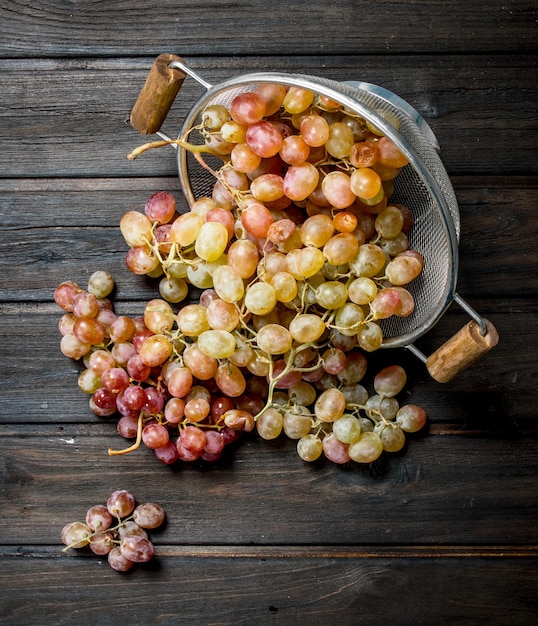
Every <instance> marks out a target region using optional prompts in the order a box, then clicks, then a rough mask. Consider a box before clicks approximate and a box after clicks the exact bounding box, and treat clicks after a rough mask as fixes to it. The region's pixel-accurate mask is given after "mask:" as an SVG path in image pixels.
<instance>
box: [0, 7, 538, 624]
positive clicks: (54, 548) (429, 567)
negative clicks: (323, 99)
mask: <svg viewBox="0 0 538 626" xmlns="http://www.w3.org/2000/svg"><path fill="white" fill-rule="evenodd" d="M537 20H538V10H537V6H536V2H534V1H531V0H513V1H508V2H503V3H500V2H491V1H490V2H486V1H485V0H478V1H477V2H467V3H465V2H462V1H461V0H445V1H440V0H432V1H429V2H425V1H422V0H396V1H395V2H386V1H384V0H382V1H379V2H373V1H369V2H366V1H364V0H360V1H357V2H355V1H351V0H335V1H334V2H332V3H330V4H327V2H321V1H320V0H298V1H297V2H293V3H292V2H287V1H284V0H277V1H275V2H272V3H271V4H270V6H269V5H268V4H267V3H266V2H265V3H262V2H259V1H258V0H254V1H252V2H246V1H245V0H234V1H233V2H232V1H231V0H214V1H213V2H192V1H189V2H187V1H182V0H179V1H176V0H175V1H174V2H171V1H170V0H162V1H161V2H159V3H155V2H152V1H151V0H149V2H144V3H142V2H139V1H138V0H133V1H130V2H117V1H115V2H113V1H111V0H102V1H100V2H95V1H93V0H77V1H76V2H75V1H65V0H51V1H47V2H45V1H43V0H32V1H31V2H30V1H28V0H10V1H8V2H6V1H5V0H0V77H1V78H0V83H1V89H2V90H1V94H2V95H1V97H0V136H1V137H2V150H0V230H1V235H2V236H1V238H0V316H1V318H0V319H1V320H2V323H1V324H0V399H1V400H0V484H1V485H2V488H1V489H0V507H1V510H2V515H1V516H0V624H2V626H4V624H5V625H6V626H14V625H16V626H34V625H35V626H37V625H38V624H39V625H40V626H41V625H42V624H46V625H49V624H51V625H52V624H54V625H55V626H56V625H59V626H60V625H62V626H63V625H66V626H67V625H69V626H71V625H72V624H79V625H80V626H90V625H92V626H93V625H96V624H97V625H99V626H105V625H106V626H109V624H114V625H117V626H123V625H125V626H128V625H129V626H138V625H140V626H145V625H146V624H151V623H155V624H164V625H172V624H173V625H174V626H177V625H180V626H183V625H185V626H192V625H196V626H212V625H230V626H231V625H233V626H238V625H240V626H242V625H245V626H246V625H248V626H250V625H251V624H256V625H258V624H259V625H261V626H265V625H270V624H276V623H278V624H283V625H285V626H295V625H296V624H297V625H299V624H304V623H308V624H311V625H312V626H325V625H326V624H332V623H334V624H337V625H338V626H358V625H363V624H364V625H366V626H378V625H379V626H381V625H383V626H386V625H387V624H390V625H391V626H392V625H394V626H416V624H427V625H432V626H437V625H438V624H457V625H458V626H460V625H462V626H475V625H476V624H485V623H487V624H491V625H492V626H506V625H507V624H510V626H512V625H515V626H519V625H522V626H523V625H524V626H527V625H528V624H532V623H535V621H536V615H537V614H538V603H537V601H536V589H537V586H538V576H537V571H538V560H537V559H538V536H537V527H536V519H537V514H538V501H537V493H538V488H537V487H538V485H537V480H538V479H537V478H536V477H537V476H538V472H537V469H538V467H537V461H536V459H537V458H538V449H537V446H538V438H537V435H538V419H537V412H536V406H537V404H538V398H537V385H536V382H537V379H538V369H537V368H538V362H537V359H536V349H537V347H538V331H537V328H538V325H537V323H536V322H537V313H538V309H537V295H538V279H537V272H536V267H538V251H537V248H536V241H537V235H538V218H537V216H536V215H537V212H536V207H537V205H538V184H537V182H538V166H537V161H536V158H535V157H536V145H537V141H538V126H537V124H536V102H537V101H538V80H537V78H538V73H537V68H538V63H537V52H538V49H537V45H536V41H537V40H536V25H537ZM161 53H174V54H178V55H181V56H183V57H185V59H186V61H187V62H188V63H189V64H190V65H191V66H192V67H193V68H194V69H195V70H196V71H197V72H199V73H200V74H201V75H202V76H203V77H204V78H205V79H206V80H207V81H208V82H210V83H212V84H217V83H219V82H221V81H223V80H225V79H227V78H229V77H233V76H238V75H239V76H240V75H243V74H245V73H250V72H267V71H274V70H276V71H284V72H288V73H303V74H309V75H312V76H320V77H325V78H331V79H335V80H339V81H345V80H364V81H368V82H371V83H374V84H377V85H380V86H383V87H386V88H388V89H390V90H392V91H393V92H394V93H396V94H398V95H399V96H401V97H402V98H404V99H405V100H407V102H409V103H410V104H411V105H412V106H413V107H415V109H416V110H417V111H418V112H419V113H420V114H421V115H422V116H423V117H424V118H425V120H426V121H427V122H428V124H429V125H430V127H431V128H432V129H433V131H434V133H435V135H436V136H437V138H438V140H439V143H440V146H441V157H442V160H443V163H444V164H445V167H446V169H447V172H448V174H449V176H450V178H451V181H452V183H453V185H454V189H455V192H456V196H457V198H458V203H459V208H460V214H461V216H460V217H461V236H460V243H459V255H460V260H459V272H458V293H459V294H460V295H461V296H462V297H463V298H464V299H465V300H466V301H467V302H469V304H471V305H472V306H473V307H474V308H475V309H476V310H478V311H479V312H480V313H482V314H483V315H485V316H486V317H488V318H489V319H491V320H492V321H493V322H494V324H495V325H496V327H497V329H498V330H499V334H500V342H499V345H498V346H497V347H496V348H495V349H493V350H492V351H491V352H490V353H488V354H487V355H486V356H485V357H483V359H481V360H480V361H479V362H478V363H477V364H476V365H475V366H473V367H471V368H470V369H469V370H467V371H465V372H463V373H462V374H461V375H460V376H459V377H458V378H457V379H456V380H455V381H453V382H451V383H449V384H439V383H436V382H435V381H433V380H431V378H430V377H429V376H428V374H427V372H426V369H425V367H424V366H423V364H422V363H421V362H420V361H418V360H417V359H416V357H415V356H413V355H412V354H410V353H409V352H407V351H404V350H391V351H379V352H378V353H375V354H372V355H369V370H368V373H367V376H366V378H365V383H366V384H367V386H368V385H370V384H371V380H372V376H373V374H374V373H375V372H376V371H377V370H378V369H379V368H380V367H382V366H383V365H386V364H389V363H393V362H399V363H402V364H403V365H404V366H405V367H406V369H407V371H408V374H409V381H408V385H407V388H406V391H405V392H404V394H403V398H402V402H404V401H412V402H416V403H417V404H420V405H421V406H424V407H425V409H426V411H427V413H428V426H427V428H426V429H425V430H424V432H422V433H419V434H416V435H414V436H411V437H409V439H408V443H407V445H406V447H405V449H404V450H403V451H402V452H401V453H398V454H392V455H388V454H387V455H385V456H383V457H382V458H381V459H380V460H379V461H378V462H376V463H375V464H373V465H372V466H358V465H354V464H349V465H345V466H337V465H334V464H331V463H324V462H321V461H320V462H317V463H314V464H308V465H307V464H305V463H303V462H302V461H301V460H300V459H299V458H298V456H297V454H296V451H295V443H294V442H293V441H291V440H288V439H284V438H282V439H278V440H277V441H274V442H264V441H262V440H261V439H260V438H258V437H257V436H255V435H247V436H245V437H243V438H242V439H241V440H240V441H239V442H237V443H236V444H235V445H234V446H233V447H232V448H231V449H229V450H228V451H227V454H226V455H225V456H224V457H223V458H222V459H221V460H220V461H219V462H218V463H216V464H213V465H211V466H208V465H206V464H203V463H201V462H200V463H194V464H191V465H189V464H178V465H177V466H176V467H174V468H169V467H166V466H164V465H162V464H160V463H159V462H158V461H157V460H156V459H155V458H154V456H153V453H152V452H151V451H150V450H149V449H147V448H142V449H139V450H137V451H135V452H133V453H131V454H129V455H124V456H119V457H115V458H112V457H109V456H108V454H107V448H108V447H122V446H123V445H124V444H125V443H126V442H125V440H123V439H121V438H120V437H119V435H118V434H117V432H116V425H115V423H116V419H115V418H114V417H111V418H104V419H101V418H97V417H95V416H94V415H93V414H92V413H91V412H90V410H89V408H88V398H87V396H86V395H85V394H83V393H82V392H81V391H80V390H79V389H78V387H77V377H78V374H79V372H80V371H81V369H82V365H81V364H80V363H75V362H73V361H71V360H69V359H67V358H65V357H64V356H63V355H62V354H61V353H60V350H59V338H60V337H59V333H58V330H57V323H58V319H59V317H60V314H61V312H60V310H59V309H58V307H57V306H56V305H55V304H54V303H53V301H52V292H53V290H54V288H55V287H56V285H57V284H58V283H59V282H61V281H62V280H66V279H73V280H76V281H78V282H80V283H81V284H84V283H85V282H86V281H87V279H88V277H89V275H90V274H91V273H92V272H93V271H94V270H95V269H98V268H103V269H108V270H109V271H110V272H111V273H112V274H113V275H114V277H115V278H116V281H117V288H116V291H115V293H114V302H115V305H116V310H117V311H118V312H120V313H125V314H130V315H138V314H140V313H141V312H142V310H143V306H144V304H145V302H147V300H148V299H149V298H151V297H154V295H155V293H156V288H155V283H154V282H153V281H151V280H149V279H143V278H141V277H136V276H134V275H132V274H130V273H129V272H128V271H127V269H126V267H125V263H124V257H125V252H126V247H125V244H124V242H123V240H122V237H121V234H120V232H119V229H118V224H119V220H120V218H121V215H122V214H123V213H124V212H125V211H126V210H131V209H135V210H142V209H143V206H144V203H145V201H146V199H147V198H148V197H149V195H151V194H152V193H153V192H155V191H158V190H161V189H167V190H169V191H172V192H173V193H174V195H175V196H176V199H177V201H178V206H179V207H180V208H181V209H182V210H185V209H186V206H185V201H184V200H183V198H182V197H181V192H180V183H179V180H178V177H177V167H176V158H175V154H174V151H173V150H172V149H161V150H158V151H153V152H151V153H148V154H144V155H143V156H141V157H140V158H139V159H137V160H136V161H128V160H127V158H126V155H127V154H128V153H129V152H130V151H131V150H132V149H133V148H134V147H136V146H137V145H139V144H140V143H143V142H144V141H146V138H143V137H142V136H140V135H138V134H137V133H136V132H135V131H134V130H133V129H132V128H131V126H130V124H129V122H128V118H129V114H130V111H131V108H132V106H133V104H134V102H135V100H136V98H137V96H138V94H139V92H140V89H141V88H142V85H143V84H144V81H145V79H146V77H147V74H148V71H149V68H150V67H151V65H152V63H153V61H154V59H155V57H156V56H157V55H159V54H161ZM201 93H202V89H201V87H200V86H198V85H197V84H196V83H195V82H194V80H193V79H192V78H189V77H187V79H186V80H185V83H184V84H183V86H182V89H181V91H180V94H179V96H178V97H177V98H176V101H175V102H174V104H173V106H172V109H171V111H170V112H169V114H168V116H167V119H166V121H165V124H164V126H163V130H164V132H166V133H167V134H169V135H170V136H176V135H177V134H178V133H179V130H180V128H181V124H182V120H183V119H184V117H185V115H186V113H187V112H188V111H189V110H190V108H191V107H192V105H193V103H194V102H195V100H196V99H197V98H198V97H199V96H200V95H201ZM193 297H195V294H194V296H193ZM468 319H469V318H468V316H467V314H465V313H464V312H462V311H461V310H460V309H459V307H457V306H456V305H453V306H451V307H450V308H449V310H448V311H447V313H446V314H445V316H444V317H443V319H442V320H441V321H440V322H439V323H438V324H437V325H436V326H435V328H434V329H432V330H431V331H430V332H429V333H428V334H427V335H426V336H424V337H423V338H421V339H420V340H418V341H417V346H418V347H419V348H420V349H421V350H422V351H423V352H424V353H425V354H431V353H432V352H433V351H434V350H435V349H436V348H437V347H438V346H439V345H441V343H442V342H443V341H444V340H445V339H447V338H448V337H450V336H452V335H453V334H454V333H456V332H457V330H458V329H460V328H461V327H462V326H464V325H465V324H466V323H467V322H468ZM116 488H125V489H130V490H132V491H133V493H134V494H135V496H136V497H137V498H138V499H139V500H156V501H158V502H160V503H161V504H162V505H163V506H164V507H165V509H166V511H167V515H168V519H167V523H166V525H165V526H164V528H162V529H160V530H158V531H155V532H154V533H152V537H153V538H154V540H155V544H156V547H157V558H156V559H155V561H154V562H153V563H151V564H150V565H149V566H147V567H143V566H141V567H137V568H136V569H135V570H133V571H132V572H131V573H130V574H127V575H120V574H118V573H116V572H114V571H112V570H111V569H110V568H109V567H108V565H107V564H106V563H105V562H104V561H103V559H102V558H100V557H96V556H91V555H89V554H88V553H86V552H84V551H81V552H80V553H70V554H66V553H63V552H62V547H63V546H62V545H61V544H60V536H59V535H60V530H61V528H62V527H63V525H64V524H66V523H67V522H70V521H74V520H77V519H82V518H83V517H84V515H85V512H86V509H87V508H88V507H89V506H90V505H92V504H95V503H96V502H103V501H104V500H105V499H106V497H107V496H108V494H109V493H110V492H111V491H112V490H113V489H116Z"/></svg>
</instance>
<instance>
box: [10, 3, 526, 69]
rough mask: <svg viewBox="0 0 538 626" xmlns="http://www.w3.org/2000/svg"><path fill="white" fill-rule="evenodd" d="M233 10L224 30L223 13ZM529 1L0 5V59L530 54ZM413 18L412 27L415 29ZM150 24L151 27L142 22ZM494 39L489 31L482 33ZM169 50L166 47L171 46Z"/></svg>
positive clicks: (225, 19) (226, 13)
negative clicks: (177, 47)
mask: <svg viewBox="0 0 538 626" xmlns="http://www.w3.org/2000/svg"><path fill="white" fill-rule="evenodd" d="M231 15H233V19H234V21H233V30H234V32H235V33H240V34H241V36H240V37H235V38H234V37H230V36H229V34H228V32H227V31H228V29H229V28H230V26H229V22H228V20H229V19H230V16H231ZM535 21H536V5H535V3H533V2H531V1H530V0H526V1H524V0H520V1H518V2H511V3H510V4H509V5H506V6H505V5H499V4H498V3H488V2H484V1H479V2H473V3H467V4H465V5H462V4H461V3H460V2H458V1H457V0H450V1H448V2H447V1H444V2H441V1H439V0H432V1H431V2H428V3H421V2H419V3H417V2H410V1H398V2H391V3H381V4H379V6H378V7H376V10H372V8H371V7H369V6H368V5H365V6H362V5H357V4H356V3H354V2H351V1H350V0H334V2H333V3H332V4H331V10H330V13H329V12H328V10H327V4H326V3H324V2H322V1H321V0H298V1H297V2H295V3H294V5H293V9H291V11H290V7H289V3H288V2H280V1H276V2H273V3H272V4H271V11H268V8H267V4H266V3H263V2H260V1H256V2H245V1H244V0H243V1H241V2H231V1H230V0H223V1H220V2H218V3H216V4H213V5H211V6H210V7H206V6H204V5H203V4H197V3H192V2H185V1H183V2H177V1H174V2H172V1H171V0H162V1H161V2H159V3H155V2H149V3H141V2H130V3H129V4H128V5H126V6H123V5H122V7H121V10H120V9H119V7H118V6H117V5H115V4H114V3H111V2H107V3H102V2H101V3H99V5H98V6H97V5H93V4H92V3H90V4H86V3H83V4H80V3H75V4H73V3H69V5H66V4H65V3H62V2H60V1H59V0H54V1H51V2H46V3H40V4H39V5H37V6H34V5H30V6H27V5H26V4H19V3H15V4H13V3H10V4H9V5H8V6H4V7H2V8H1V9H0V24H2V25H3V28H2V31H1V37H0V41H1V42H2V45H1V47H0V54H1V55H2V56H6V55H12V56H26V57H35V56H52V57H54V56H59V55H62V56H65V57H74V56H83V55H98V56H103V55H109V56H110V55H112V56H114V55H125V54H130V55H137V54H152V53H153V52H154V51H155V50H159V51H161V52H167V51H169V50H168V48H169V47H170V45H173V44H174V43H175V42H181V47H182V49H183V51H184V54H195V55H199V54H208V53H218V54H220V55H223V54H227V55H230V54H234V55H244V54H265V55H270V54H286V55H290V56H293V55H297V54H317V53H318V52H319V50H320V49H321V50H324V49H326V50H330V51H336V52H340V53H348V54H360V53H362V54H364V53H367V54H371V53H395V52H402V51H404V52H407V51H409V50H414V51H417V52H436V53H439V52H447V51H448V52H458V53H461V52H481V53H483V52H498V51H499V50H513V51H516V52H521V51H535V50H536V47H535V39H534V35H535V31H534V29H533V27H534V25H535ZM416 24H420V25H421V27H420V28H417V27H416ZM149 25H151V27H148V26H149ZM492 32H494V33H495V36H494V37H492V35H491V33H492ZM170 52H173V51H172V50H170Z"/></svg>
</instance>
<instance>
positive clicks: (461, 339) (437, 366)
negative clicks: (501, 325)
mask: <svg viewBox="0 0 538 626" xmlns="http://www.w3.org/2000/svg"><path fill="white" fill-rule="evenodd" d="M485 322H486V328H487V332H486V334H485V335H482V334H480V326H479V325H478V324H477V323H476V322H475V321H474V320H471V321H470V322H469V323H468V324H467V325H466V326H464V327H463V328H462V329H461V330H460V331H458V332H457V333H456V334H455V335H454V336H453V337H451V338H450V339H449V340H448V341H447V342H446V343H444V344H443V345H442V346H441V347H440V348H439V349H438V350H436V351H435V352H434V353H433V354H432V355H430V357H429V358H428V360H427V361H426V367H427V368H428V371H429V372H430V375H431V377H432V378H433V379H434V380H436V381H438V382H440V383H447V382H449V381H450V380H452V379H453V378H454V377H455V376H456V375H457V374H459V373H460V372H462V371H463V370H464V369H465V368H466V367H469V365H471V364H472V363H474V362H475V361H477V360H478V359H479V358H480V357H481V356H482V355H484V354H485V353H486V352H488V350H491V348H493V347H494V346H496V345H497V343H498V342H499V335H498V333H497V330H496V329H495V327H494V326H493V324H492V323H491V322H489V321H488V320H485Z"/></svg>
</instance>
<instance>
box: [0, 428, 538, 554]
mask: <svg viewBox="0 0 538 626" xmlns="http://www.w3.org/2000/svg"><path fill="white" fill-rule="evenodd" d="M99 429H100V430H101V431H102V430H103V429H104V426H101V427H98V428H97V429H94V428H89V427H88V428H85V429H82V428H80V427H77V426H71V425H64V426H63V427H62V428H61V429H60V428H59V427H58V426H56V427H54V426H52V425H51V426H47V427H45V426H41V427H39V434H36V435H35V434H32V432H31V431H29V430H28V428H26V430H25V432H24V433H21V435H18V436H15V435H13V436H12V435H10V434H9V433H8V432H6V429H5V428H4V436H2V437H1V438H0V450H1V452H2V458H3V459H4V465H3V468H2V484H3V485H4V488H3V491H2V494H1V495H0V498H1V505H2V511H3V515H2V518H3V521H2V525H1V533H2V538H1V543H2V544H3V545H44V544H51V545H53V544H57V543H58V541H59V532H60V530H61V528H62V526H63V525H64V524H66V523H68V522H71V521H76V520H81V519H84V516H85V513H86V510H87V509H88V508H89V506H91V505H93V504H98V503H101V502H103V501H106V498H107V497H108V495H109V494H110V493H111V492H112V491H113V490H114V489H128V490H130V491H132V492H133V493H134V495H135V497H136V498H137V499H138V500H139V501H147V500H154V501H156V502H159V503H161V505H162V506H163V507H164V508H165V509H166V510H167V513H168V523H167V525H166V527H165V528H164V529H163V530H162V531H160V532H159V533H157V535H156V541H157V543H159V544H173V545H193V544H196V545H206V544H208V543H209V544H214V545H220V544H222V545H229V546H243V545H248V544H251V543H252V544H255V545H262V546H263V545H297V546H301V545H303V546H304V545H305V544H309V543H313V544H318V545H327V546H328V545H336V546H339V545H343V546H376V545H379V544H382V545H389V544H390V545H429V546H437V545H438V544H441V545H456V546H457V545H459V546H468V545H471V546H472V545H474V546H480V545H513V546H528V545H535V544H536V542H537V540H538V528H537V527H536V524H535V523H534V512H535V511H536V510H537V508H536V507H537V505H538V495H537V494H538V489H537V487H538V478H537V476H536V472H530V471H527V470H528V468H532V467H535V459H536V455H537V453H538V440H537V439H536V437H535V436H531V437H529V436H517V435H515V436H496V437H488V436H478V435H475V436H466V435H465V434H461V435H453V436H426V437H414V438H412V441H410V442H409V445H408V447H407V449H406V450H405V451H404V452H403V453H401V454H393V455H390V454H387V455H386V456H384V457H382V458H381V459H380V460H379V462H377V463H375V464H374V465H373V466H372V467H370V466H362V465H359V464H355V463H351V464H349V465H345V466H339V465H335V464H333V463H330V462H319V463H315V464H305V463H304V462H303V461H301V460H300V459H299V458H298V457H297V455H296V452H295V449H294V442H292V441H290V440H285V441H276V442H265V441H262V440H261V439H260V438H259V437H255V436H246V437H245V439H244V441H242V442H238V443H237V444H236V445H234V447H233V449H232V450H230V451H229V452H228V453H227V454H226V455H225V456H224V457H223V459H222V460H221V461H219V462H217V463H215V464H211V465H208V464H205V463H197V462H195V463H193V464H191V465H189V464H180V465H179V466H178V467H177V468H170V467H168V466H164V465H162V464H160V463H159V462H158V461H156V460H155V458H154V456H153V452H151V451H150V450H149V449H147V448H144V449H140V450H138V451H136V452H133V453H130V454H128V455H124V456H120V457H109V456H108V455H107V453H106V450H107V448H108V447H109V446H110V445H111V444H112V445H115V444H116V443H119V442H118V439H119V438H118V437H117V436H113V435H112V433H110V434H108V435H103V434H100V433H99ZM120 445H121V444H120ZM321 511H323V515H320V512H321ZM209 528H210V529H211V532H210V536H208V529H209Z"/></svg>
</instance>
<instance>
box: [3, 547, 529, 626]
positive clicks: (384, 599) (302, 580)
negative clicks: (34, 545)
mask: <svg viewBox="0 0 538 626" xmlns="http://www.w3.org/2000/svg"><path fill="white" fill-rule="evenodd" d="M537 565H538V562H537V560H536V557H533V558H529V559H523V560H522V559H502V558H501V559H496V558H494V559H484V558H473V557H471V558H468V559H466V561H465V566H464V567H462V563H461V561H458V560H452V559H449V560H444V559H441V560H439V559H420V560H416V559H405V558H404V559H397V560H394V559H375V560H371V559H366V560H364V559H361V558H351V559H349V560H346V561H344V562H343V561H342V560H339V559H335V558H331V557H330V556H327V557H326V558H316V557H315V556H313V557H311V558H307V559H305V558H293V557H292V558H280V559H265V558H252V559H242V558H241V559H234V558H233V557H232V558H211V557H209V558H195V557H189V556H184V557H183V556H179V557H172V556H164V557H157V558H156V560H155V563H154V564H153V565H152V566H150V567H143V566H140V567H137V568H136V570H134V571H132V572H131V573H130V574H129V575H125V576H123V575H120V574H118V573H117V572H114V571H112V569H110V568H109V567H108V565H106V564H104V563H103V562H102V561H101V559H98V558H97V557H94V558H70V557H65V558H62V559H50V558H45V559H43V558H41V557H40V555H39V554H36V555H25V556H24V557H23V556H19V557H17V556H12V557H7V558H6V557H4V558H3V559H2V561H1V565H0V582H1V586H0V589H1V591H0V599H1V601H2V606H3V615H4V620H5V623H6V624H7V623H11V624H18V625H20V626H33V625H38V624H43V623H48V624H52V623H54V624H69V623H73V622H74V621H75V620H76V622H77V623H79V624H90V623H93V624H107V623H114V624H117V625H118V626H124V625H125V626H127V625H129V626H145V624H147V623H148V619H150V618H151V619H152V620H154V621H155V622H156V623H160V624H176V625H177V624H180V625H183V624H185V625H186V624H218V625H219V626H224V625H230V626H235V625H237V624H259V625H260V626H266V625H269V624H296V623H300V622H302V621H304V620H308V623H309V624H313V625H314V626H318V625H319V626H324V625H326V624H327V623H328V622H329V621H330V622H334V623H337V624H339V625H341V626H356V624H359V623H360V624H362V623H365V624H369V625H372V626H383V625H384V624H387V623H390V624H418V623H424V624H435V623H445V622H447V621H450V622H452V623H457V624H459V625H460V624H461V625H462V626H474V625H475V624H477V623H481V622H482V621H483V619H484V616H488V617H489V616H491V618H490V619H488V621H489V622H491V623H492V624H496V625H497V624H498V625H501V624H513V625H514V626H527V625H528V624H531V623H533V622H534V618H535V616H536V611H537V609H538V607H537V603H536V594H535V589H536V585H537V583H538V578H537V576H536V569H537ZM499 581H502V587H503V593H502V594H499ZM104 590H106V592H105V591H104Z"/></svg>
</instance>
